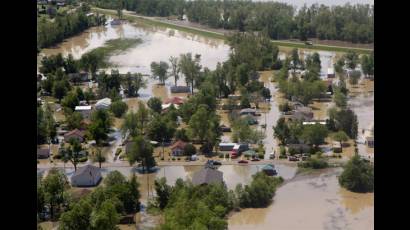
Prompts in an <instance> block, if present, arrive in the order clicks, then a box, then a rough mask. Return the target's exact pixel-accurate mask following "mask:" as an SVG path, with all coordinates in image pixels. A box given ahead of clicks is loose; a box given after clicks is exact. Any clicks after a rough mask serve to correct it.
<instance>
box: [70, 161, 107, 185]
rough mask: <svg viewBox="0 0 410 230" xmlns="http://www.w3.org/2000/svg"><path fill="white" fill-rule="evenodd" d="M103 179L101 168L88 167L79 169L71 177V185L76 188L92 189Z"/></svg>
mask: <svg viewBox="0 0 410 230" xmlns="http://www.w3.org/2000/svg"><path fill="white" fill-rule="evenodd" d="M101 179H102V176H101V172H100V168H98V167H95V166H94V165H86V166H84V167H81V168H79V169H77V171H76V172H75V173H74V175H73V176H72V177H71V185H72V186H74V187H91V186H96V185H98V183H99V182H100V181H101Z"/></svg>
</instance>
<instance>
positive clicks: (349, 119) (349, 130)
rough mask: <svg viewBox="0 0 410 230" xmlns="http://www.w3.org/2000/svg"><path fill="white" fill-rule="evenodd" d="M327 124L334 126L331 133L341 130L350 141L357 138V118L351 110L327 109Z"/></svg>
mask: <svg viewBox="0 0 410 230" xmlns="http://www.w3.org/2000/svg"><path fill="white" fill-rule="evenodd" d="M329 122H330V123H331V124H334V125H333V126H334V127H332V128H333V129H334V130H333V131H339V130H342V131H344V132H345V133H346V134H347V135H348V136H349V137H350V138H351V139H356V138H357V130H358V121H357V116H356V114H355V113H354V112H353V111H352V110H351V109H340V110H337V109H332V108H331V109H329Z"/></svg>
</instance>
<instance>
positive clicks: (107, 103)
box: [95, 97, 111, 109]
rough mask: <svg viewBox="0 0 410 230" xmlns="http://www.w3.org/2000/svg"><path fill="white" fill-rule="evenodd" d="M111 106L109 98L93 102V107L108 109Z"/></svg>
mask: <svg viewBox="0 0 410 230" xmlns="http://www.w3.org/2000/svg"><path fill="white" fill-rule="evenodd" d="M110 106H111V98H108V97H106V98H103V99H101V100H99V101H97V103H95V109H109V108H110Z"/></svg>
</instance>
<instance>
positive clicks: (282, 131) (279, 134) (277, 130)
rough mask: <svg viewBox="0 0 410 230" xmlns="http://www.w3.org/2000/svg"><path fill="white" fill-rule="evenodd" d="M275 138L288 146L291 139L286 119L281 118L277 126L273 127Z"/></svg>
mask: <svg viewBox="0 0 410 230" xmlns="http://www.w3.org/2000/svg"><path fill="white" fill-rule="evenodd" d="M273 131H274V134H273V135H274V137H275V138H278V140H279V141H280V143H281V144H282V145H283V144H286V141H287V139H288V138H289V136H290V134H289V128H288V126H287V124H286V121H285V118H283V117H281V118H279V119H278V121H277V123H276V126H274V127H273Z"/></svg>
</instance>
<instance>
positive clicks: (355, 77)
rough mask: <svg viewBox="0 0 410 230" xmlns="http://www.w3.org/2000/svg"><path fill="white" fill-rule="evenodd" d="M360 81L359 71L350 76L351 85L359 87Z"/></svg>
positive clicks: (351, 73)
mask: <svg viewBox="0 0 410 230" xmlns="http://www.w3.org/2000/svg"><path fill="white" fill-rule="evenodd" d="M359 79H360V72H359V71H352V72H350V74H349V83H350V84H351V85H357V83H358V82H359Z"/></svg>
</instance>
